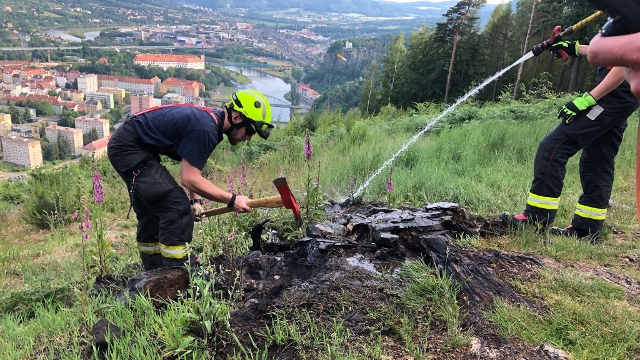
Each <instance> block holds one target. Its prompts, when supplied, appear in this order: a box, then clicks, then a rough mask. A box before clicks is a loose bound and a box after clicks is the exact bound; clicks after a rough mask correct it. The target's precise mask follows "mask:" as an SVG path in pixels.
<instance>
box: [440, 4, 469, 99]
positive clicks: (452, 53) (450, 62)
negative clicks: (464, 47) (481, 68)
mask: <svg viewBox="0 0 640 360" xmlns="http://www.w3.org/2000/svg"><path fill="white" fill-rule="evenodd" d="M469 11H471V5H469V6H467V11H466V12H465V13H464V16H463V17H462V20H460V24H458V29H456V36H455V37H454V38H453V50H452V51H451V60H449V73H448V74H447V87H446V88H445V90H444V103H445V104H446V103H447V100H448V98H449V87H450V86H451V72H452V71H453V60H454V58H455V56H456V47H457V46H458V36H459V35H460V28H462V24H464V21H465V20H466V19H467V15H469Z"/></svg>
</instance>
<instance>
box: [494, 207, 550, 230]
mask: <svg viewBox="0 0 640 360" xmlns="http://www.w3.org/2000/svg"><path fill="white" fill-rule="evenodd" d="M500 220H501V221H502V223H503V224H504V225H505V226H507V227H508V228H509V229H512V230H519V229H523V228H531V229H534V230H535V231H536V232H538V233H544V232H545V231H546V230H547V223H546V222H545V221H539V220H534V219H531V218H529V217H527V215H525V214H517V215H511V214H509V213H508V212H503V213H502V214H500Z"/></svg>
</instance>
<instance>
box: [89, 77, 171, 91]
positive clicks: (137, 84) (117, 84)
mask: <svg viewBox="0 0 640 360" xmlns="http://www.w3.org/2000/svg"><path fill="white" fill-rule="evenodd" d="M160 82H161V81H160V78H159V77H157V76H154V77H153V78H151V79H140V78H132V77H118V76H111V75H98V86H99V87H110V88H118V89H123V90H125V91H128V92H130V93H134V92H135V93H140V92H144V93H147V94H155V92H156V91H158V90H160Z"/></svg>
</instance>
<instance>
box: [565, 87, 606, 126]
mask: <svg viewBox="0 0 640 360" xmlns="http://www.w3.org/2000/svg"><path fill="white" fill-rule="evenodd" d="M596 104H597V102H596V99H595V98H594V97H593V96H591V94H589V93H588V92H586V93H584V94H583V95H582V96H578V97H577V98H575V99H573V100H571V101H569V102H568V103H566V104H565V105H564V106H563V107H562V109H560V112H558V118H560V119H562V120H564V122H566V123H567V124H568V123H570V122H572V121H573V119H574V118H575V117H576V116H578V114H580V113H582V112H583V111H586V110H588V109H590V108H591V107H592V106H594V105H596Z"/></svg>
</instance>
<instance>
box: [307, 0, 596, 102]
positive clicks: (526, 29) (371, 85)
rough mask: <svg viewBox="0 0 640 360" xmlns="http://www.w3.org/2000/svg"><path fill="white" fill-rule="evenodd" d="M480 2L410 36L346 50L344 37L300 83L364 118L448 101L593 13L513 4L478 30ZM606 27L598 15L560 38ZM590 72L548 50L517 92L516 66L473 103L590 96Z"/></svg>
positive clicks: (529, 2) (551, 1) (527, 66)
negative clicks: (578, 94) (558, 29)
mask: <svg viewBox="0 0 640 360" xmlns="http://www.w3.org/2000/svg"><path fill="white" fill-rule="evenodd" d="M484 4H485V1H484V0H462V1H459V2H458V3H457V4H456V5H455V6H453V7H451V8H450V9H449V10H448V11H447V12H446V13H445V14H444V16H445V20H444V21H442V22H439V23H437V24H436V26H435V27H426V26H423V27H421V28H420V29H418V30H416V31H414V32H412V33H410V34H405V33H400V34H398V35H396V36H395V37H394V38H389V37H384V38H379V39H378V40H377V41H366V42H365V41H362V40H361V39H360V40H358V39H350V42H352V43H353V44H354V45H353V47H352V48H351V49H347V48H345V47H344V45H345V41H344V40H342V41H337V42H335V43H334V44H333V45H332V46H331V47H330V48H329V49H328V50H327V53H326V55H325V62H324V65H323V66H322V67H320V68H318V69H307V72H306V74H305V77H304V78H303V81H304V82H305V83H307V84H308V85H309V86H311V87H312V88H314V89H319V92H320V93H322V94H323V95H322V97H321V98H320V99H318V100H316V103H315V104H314V107H315V108H316V109H325V108H331V109H336V108H341V109H343V111H347V110H349V109H350V108H352V107H353V106H354V104H357V106H359V107H360V109H361V110H362V112H363V113H364V114H375V113H377V112H378V111H379V110H380V109H381V108H382V107H384V106H385V105H387V104H391V105H394V106H396V107H400V108H408V107H413V106H414V104H416V103H423V102H445V103H451V102H453V101H455V100H456V99H457V98H458V97H460V96H462V95H464V94H465V93H466V92H467V91H468V90H470V89H471V88H472V87H474V86H476V85H478V84H479V83H481V82H482V81H483V80H484V79H486V78H488V77H490V76H492V75H493V74H495V73H496V72H498V71H500V70H501V69H503V68H505V67H506V66H508V65H510V64H512V63H513V62H515V61H516V60H518V59H519V58H521V56H522V55H523V54H524V53H526V52H528V51H530V50H531V49H532V48H533V46H534V45H536V44H538V43H540V42H542V41H544V40H546V39H549V38H550V36H551V32H552V30H553V28H554V27H556V26H561V27H562V28H563V29H565V28H567V27H569V26H571V25H573V24H575V23H577V22H578V21H580V20H582V19H584V18H586V17H588V16H589V15H591V14H593V13H594V12H595V10H594V9H593V8H591V7H590V6H589V5H588V4H587V3H586V2H584V1H577V0H542V1H538V2H536V3H535V5H534V1H533V0H518V1H516V2H515V3H506V4H501V5H498V6H496V8H495V9H494V11H493V13H492V15H491V18H490V19H489V21H488V23H487V25H486V26H485V27H482V28H481V26H480V23H479V17H478V16H477V14H478V11H479V9H480V8H481V7H482V6H483V5H484ZM604 22H605V17H604V16H603V17H601V18H599V19H596V21H594V22H593V23H591V24H589V25H588V26H586V27H584V28H583V29H581V30H580V31H579V32H576V33H574V34H573V35H571V36H570V37H568V38H567V39H565V40H571V41H574V40H577V41H579V42H580V43H581V44H587V43H588V42H589V40H590V39H591V38H592V37H593V36H594V35H595V34H596V33H597V31H598V29H599V28H600V27H601V26H602V25H603V24H604ZM454 44H455V46H454ZM381 45H383V46H384V47H385V48H384V49H380V47H381ZM454 48H455V52H454ZM338 54H340V56H343V57H346V58H347V61H344V60H342V59H340V57H339V56H338ZM452 54H453V56H452ZM449 69H451V71H449ZM595 70H596V68H595V67H594V66H592V65H590V64H588V63H587V61H586V59H584V58H581V57H578V58H575V59H567V60H560V59H556V58H555V57H553V56H552V54H551V53H550V52H548V51H546V52H544V53H543V54H541V55H540V56H537V57H534V58H532V59H530V60H528V61H526V62H524V63H523V65H522V72H521V74H522V75H521V80H520V85H519V86H518V87H517V88H518V93H517V94H514V89H515V87H516V86H515V84H516V82H517V76H518V71H519V69H518V67H515V68H513V69H511V70H510V71H508V72H507V73H505V74H504V75H503V76H502V77H500V78H499V79H498V80H496V81H494V82H493V83H491V84H489V85H488V86H487V87H485V88H484V89H483V90H482V91H481V92H480V93H479V94H478V96H477V97H476V99H477V100H479V101H496V100H498V99H499V98H500V97H501V96H510V97H512V98H516V99H518V98H520V99H525V100H527V99H540V98H548V97H550V96H553V94H558V93H566V92H583V91H588V90H590V89H591V88H592V87H593V86H594V83H595V80H596V71H595ZM447 83H449V86H448V89H447ZM329 89H330V90H329ZM356 93H357V94H358V95H359V96H358V98H357V99H354V94H356Z"/></svg>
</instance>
